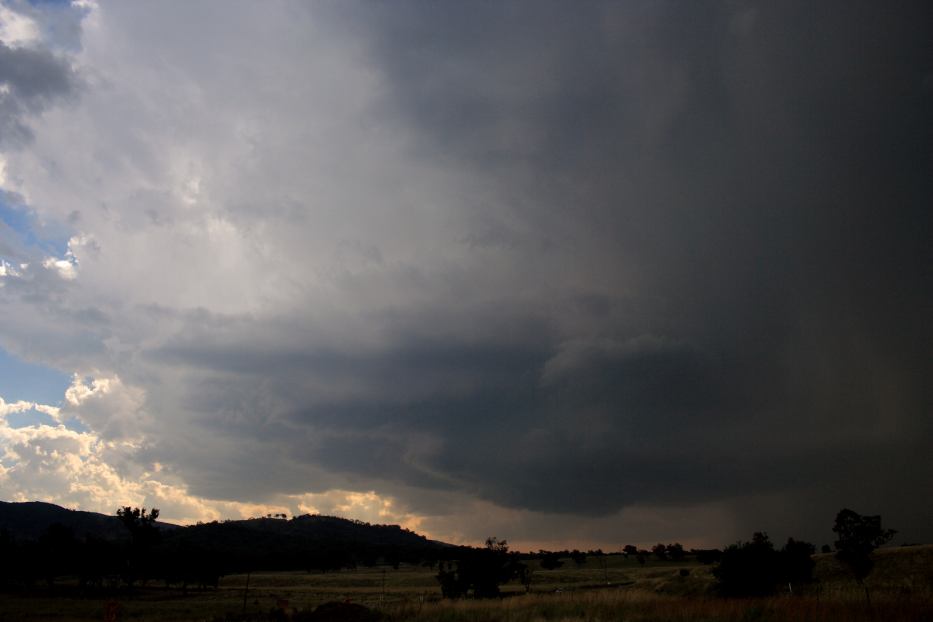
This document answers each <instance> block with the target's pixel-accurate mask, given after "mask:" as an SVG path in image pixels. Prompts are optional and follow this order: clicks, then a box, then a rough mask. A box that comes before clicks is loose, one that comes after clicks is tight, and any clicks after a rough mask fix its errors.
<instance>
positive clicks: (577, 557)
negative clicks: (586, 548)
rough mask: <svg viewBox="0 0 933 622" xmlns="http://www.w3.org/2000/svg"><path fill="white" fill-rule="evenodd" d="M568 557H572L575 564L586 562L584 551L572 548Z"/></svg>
mask: <svg viewBox="0 0 933 622" xmlns="http://www.w3.org/2000/svg"><path fill="white" fill-rule="evenodd" d="M570 559H572V560H573V563H575V564H576V565H577V566H582V565H584V564H585V563H586V553H584V552H583V551H578V550H577V549H574V550H573V551H571V552H570Z"/></svg>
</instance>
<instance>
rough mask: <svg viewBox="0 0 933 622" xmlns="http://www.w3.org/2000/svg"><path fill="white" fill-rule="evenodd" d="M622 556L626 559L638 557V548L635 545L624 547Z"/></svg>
mask: <svg viewBox="0 0 933 622" xmlns="http://www.w3.org/2000/svg"><path fill="white" fill-rule="evenodd" d="M622 554H623V555H625V556H626V557H629V556H631V555H638V547H636V546H635V545H634V544H626V545H625V546H624V547H622Z"/></svg>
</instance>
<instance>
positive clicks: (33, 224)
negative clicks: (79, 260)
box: [0, 191, 71, 257]
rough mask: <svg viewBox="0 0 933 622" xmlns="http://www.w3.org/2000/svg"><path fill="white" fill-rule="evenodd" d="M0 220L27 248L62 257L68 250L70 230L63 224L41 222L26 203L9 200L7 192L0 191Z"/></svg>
mask: <svg viewBox="0 0 933 622" xmlns="http://www.w3.org/2000/svg"><path fill="white" fill-rule="evenodd" d="M0 220H2V221H3V222H4V223H5V224H6V225H7V226H8V227H9V228H10V229H12V230H13V232H14V233H15V234H16V235H17V237H18V238H19V242H20V243H21V244H22V245H23V247H25V248H27V249H30V248H31V249H36V250H39V251H41V252H42V254H43V255H49V256H53V257H64V256H65V253H67V252H68V240H69V238H70V237H71V232H70V231H68V230H67V229H66V228H65V227H64V226H61V225H57V224H54V223H42V222H39V219H38V218H37V217H36V214H35V212H34V211H33V210H31V209H30V208H29V207H27V206H26V205H22V204H18V203H17V202H15V201H13V200H11V197H10V195H9V194H8V193H4V192H2V191H0Z"/></svg>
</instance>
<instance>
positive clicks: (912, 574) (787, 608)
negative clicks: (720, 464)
mask: <svg viewBox="0 0 933 622" xmlns="http://www.w3.org/2000/svg"><path fill="white" fill-rule="evenodd" d="M816 561H817V568H816V574H817V577H818V579H819V581H818V582H817V583H815V584H813V585H810V586H795V588H794V589H795V594H794V595H793V596H792V595H790V594H789V593H787V594H781V595H778V596H775V597H772V598H767V599H731V600H728V599H722V598H717V597H715V596H714V595H712V593H711V588H712V586H713V585H714V579H713V576H712V574H711V572H710V568H709V567H706V566H701V565H698V564H696V563H693V562H690V561H688V562H684V563H675V562H658V561H651V562H648V564H646V565H645V566H644V567H641V566H640V565H639V564H638V563H637V562H636V561H635V560H634V559H625V558H623V557H621V556H608V557H604V558H590V559H589V560H588V561H587V563H586V564H585V565H582V566H577V565H576V564H574V563H573V562H571V561H570V560H566V562H565V564H564V566H563V567H562V568H559V569H556V570H543V569H540V568H536V569H535V571H534V574H533V576H532V583H531V592H530V593H527V594H526V593H525V589H524V587H523V586H521V585H507V586H505V589H504V592H505V597H504V598H501V599H496V600H491V601H481V600H470V599H464V600H459V601H444V600H442V599H441V598H440V591H439V589H438V585H437V582H436V580H435V579H434V571H432V570H431V569H429V568H424V567H418V566H409V567H404V566H403V567H401V568H399V569H398V570H393V569H392V568H361V569H359V570H355V571H343V572H338V573H328V574H308V573H303V572H302V573H297V572H293V573H281V572H279V573H255V574H250V575H249V577H248V579H249V590H247V589H246V585H247V575H233V576H227V577H224V578H223V580H222V581H221V583H220V587H219V588H218V589H217V590H205V591H197V590H193V591H189V592H188V594H187V595H184V594H182V593H181V591H180V590H178V589H164V588H162V587H161V586H149V587H148V588H146V589H142V590H138V591H137V592H136V593H135V594H133V595H132V596H128V595H125V594H124V595H120V596H118V597H112V598H81V597H77V595H76V594H75V592H74V591H71V590H69V586H67V585H62V586H59V587H58V594H55V595H53V594H49V593H48V592H47V591H46V590H41V589H40V590H37V591H36V592H34V593H33V594H29V595H27V594H0V619H2V620H62V621H66V620H105V619H106V617H105V612H106V610H107V607H108V603H114V604H113V605H110V606H111V607H113V606H116V607H117V608H118V613H117V617H116V619H117V620H139V621H143V622H145V621H156V620H158V621H166V622H169V621H176V620H178V621H181V620H184V621H188V620H216V621H218V622H219V621H223V620H229V621H231V622H233V621H247V620H268V619H274V618H272V617H270V612H272V611H274V610H275V609H276V608H277V607H284V609H285V611H287V612H289V613H290V614H291V615H292V616H293V617H294V618H295V619H296V620H300V619H302V618H307V617H308V612H310V611H312V610H313V609H314V608H315V607H316V606H318V605H320V604H321V603H325V602H329V601H341V602H346V601H349V602H352V603H358V604H361V605H365V606H367V607H370V608H373V609H375V610H377V611H379V612H381V613H382V614H383V615H384V616H385V617H386V618H388V619H389V620H419V621H424V622H435V621H436V622H457V621H461V620H462V621H477V622H482V621H493V620H507V621H509V622H525V621H527V622H538V621H551V620H567V621H571V620H574V621H577V620H579V621H584V620H585V621H594V622H595V621H597V620H627V621H633V622H639V621H644V622H649V621H651V622H653V621H666V620H671V621H674V620H677V621H683V622H689V621H710V622H712V621H720V622H726V621H729V622H731V621H736V622H750V621H753V620H762V621H770V620H774V621H777V620H807V621H813V622H820V621H826V622H829V621H834V620H854V621H858V620H905V621H917V622H920V621H921V620H933V546H924V547H911V548H903V549H890V550H882V551H879V552H877V553H876V568H875V571H874V572H873V573H872V575H871V577H870V578H869V580H868V586H869V589H870V590H871V593H872V603H873V606H872V608H871V609H869V608H868V606H867V605H866V602H865V594H864V592H863V591H862V590H861V589H860V588H859V587H858V586H857V585H856V584H855V583H854V581H852V579H851V578H850V577H849V576H848V574H846V572H845V569H844V568H842V567H840V566H839V565H838V563H837V562H836V561H835V559H834V558H833V557H832V556H831V555H818V556H816ZM244 597H245V598H244ZM286 601H287V605H286V604H285V603H286ZM309 619H310V618H309Z"/></svg>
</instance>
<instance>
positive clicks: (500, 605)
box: [383, 590, 933, 622]
mask: <svg viewBox="0 0 933 622" xmlns="http://www.w3.org/2000/svg"><path fill="white" fill-rule="evenodd" d="M383 611H384V613H385V614H387V615H388V617H389V618H390V619H392V620H396V621H401V620H415V621H417V622H487V621H488V622H499V621H505V622H544V621H548V622H549V621H556V622H560V621H568V622H569V621H574V622H576V621H581V622H597V621H608V620H624V621H626V622H667V621H671V622H674V621H676V622H714V621H715V622H732V621H736V622H753V621H761V622H768V621H778V620H781V621H783V620H793V621H806V622H840V621H850V620H851V621H853V622H860V621H863V620H864V621H866V622H868V621H872V622H876V621H878V620H892V621H904V622H927V621H930V620H933V601H930V600H929V599H928V598H923V599H916V598H911V599H904V598H880V599H879V600H878V602H875V603H874V604H873V606H872V608H871V609H869V608H868V606H867V605H866V603H865V601H864V599H861V600H860V599H857V598H843V599H840V598H834V599H825V598H823V599H819V598H817V597H814V596H796V597H785V596H778V597H771V598H756V599H721V598H697V597H678V596H669V595H657V594H652V593H649V592H641V591H634V590H632V591H623V590H620V591H612V592H609V591H600V592H578V593H575V594H574V593H565V594H542V595H525V596H517V597H513V598H507V599H502V600H489V601H481V600H459V601H441V602H433V603H424V604H420V603H409V604H403V605H395V606H390V607H387V608H385V609H384V610H383Z"/></svg>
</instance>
